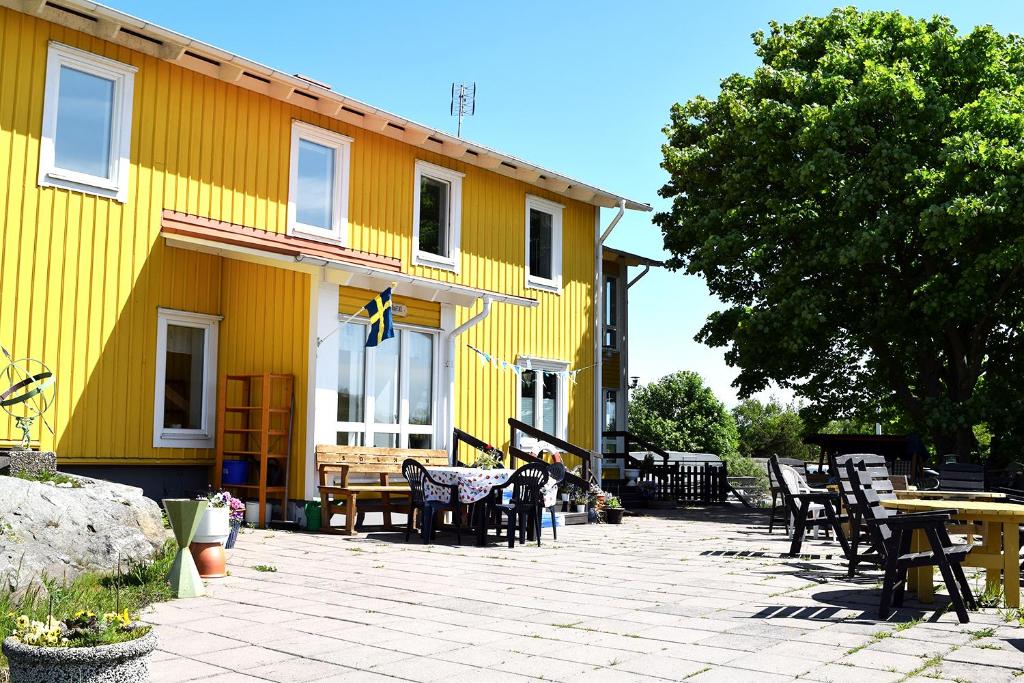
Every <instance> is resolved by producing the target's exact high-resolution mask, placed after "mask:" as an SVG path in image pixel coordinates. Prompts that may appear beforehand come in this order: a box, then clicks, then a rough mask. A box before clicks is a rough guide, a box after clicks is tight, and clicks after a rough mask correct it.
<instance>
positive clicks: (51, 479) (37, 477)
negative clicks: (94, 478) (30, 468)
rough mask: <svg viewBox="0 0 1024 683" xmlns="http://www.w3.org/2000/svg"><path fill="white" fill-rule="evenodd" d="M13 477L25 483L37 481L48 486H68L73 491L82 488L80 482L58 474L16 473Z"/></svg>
mask: <svg viewBox="0 0 1024 683" xmlns="http://www.w3.org/2000/svg"><path fill="white" fill-rule="evenodd" d="M14 476H15V477H17V478H18V479H24V480H25V481H38V482H43V483H50V484H70V485H71V488H73V489H80V488H82V482H80V481H79V480H78V479H75V478H74V477H69V476H68V475H66V474H61V473H60V472H39V473H37V474H30V473H28V472H18V473H17V474H15V475H14Z"/></svg>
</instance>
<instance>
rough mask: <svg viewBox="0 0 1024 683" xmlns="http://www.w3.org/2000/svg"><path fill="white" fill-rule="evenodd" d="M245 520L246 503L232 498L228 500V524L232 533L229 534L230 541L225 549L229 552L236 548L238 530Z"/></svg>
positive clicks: (226, 543) (225, 544) (225, 545)
mask: <svg viewBox="0 0 1024 683" xmlns="http://www.w3.org/2000/svg"><path fill="white" fill-rule="evenodd" d="M244 518H245V503H243V502H242V501H241V500H240V499H238V498H235V497H234V496H231V497H230V499H229V500H228V524H229V525H230V527H231V533H229V534H228V540H227V541H226V542H225V543H224V548H226V549H227V550H231V549H232V548H234V547H235V541H236V540H237V539H238V530H239V529H240V528H241V527H242V520H243V519H244Z"/></svg>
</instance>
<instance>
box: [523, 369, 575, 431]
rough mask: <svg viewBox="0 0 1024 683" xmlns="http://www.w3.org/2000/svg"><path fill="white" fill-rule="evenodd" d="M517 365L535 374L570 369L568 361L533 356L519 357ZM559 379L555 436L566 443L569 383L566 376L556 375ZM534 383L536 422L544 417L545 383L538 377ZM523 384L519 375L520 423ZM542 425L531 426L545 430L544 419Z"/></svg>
mask: <svg viewBox="0 0 1024 683" xmlns="http://www.w3.org/2000/svg"><path fill="white" fill-rule="evenodd" d="M516 365H518V366H520V367H523V368H526V369H527V370H533V371H534V372H565V371H566V370H568V369H569V363H568V361H563V360H555V359H551V358H534V357H532V356H519V357H518V358H517V359H516ZM556 376H557V378H558V398H557V399H556V402H555V434H554V435H555V436H557V437H558V438H559V439H562V440H564V441H568V440H569V381H568V378H567V377H565V376H564V375H556ZM537 380H539V381H535V382H534V383H533V391H534V393H533V417H534V420H536V419H537V417H538V416H541V415H543V410H542V409H541V398H542V397H543V391H544V382H543V378H542V377H538V378H537ZM522 384H523V377H522V375H519V376H518V377H517V379H516V383H515V387H516V396H515V404H516V419H517V420H519V421H520V422H522V421H523V412H522V411H523V406H522V404H521V403H520V400H519V398H520V396H521V395H522ZM541 422H542V425H541V426H538V425H536V424H533V425H530V426H531V427H536V428H537V429H541V430H542V429H543V418H541Z"/></svg>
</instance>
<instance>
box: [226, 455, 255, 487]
mask: <svg viewBox="0 0 1024 683" xmlns="http://www.w3.org/2000/svg"><path fill="white" fill-rule="evenodd" d="M220 479H221V483H223V484H225V485H231V484H245V483H246V482H248V481H249V461H248V460H225V461H224V468H223V469H222V470H221V472H220Z"/></svg>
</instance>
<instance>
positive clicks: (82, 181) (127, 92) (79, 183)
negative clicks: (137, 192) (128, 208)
mask: <svg viewBox="0 0 1024 683" xmlns="http://www.w3.org/2000/svg"><path fill="white" fill-rule="evenodd" d="M63 66H66V67H69V68H72V69H75V70H76V71H82V72H84V73H87V74H90V75H93V76H97V77H99V78H104V79H107V80H111V81H113V82H114V94H113V98H114V101H113V103H112V106H111V111H110V149H109V159H110V162H109V167H108V171H107V176H106V177H102V176H96V175H92V174H91V173H82V172H81V171H73V170H70V169H65V168H60V167H58V166H57V113H58V109H59V107H60V105H59V102H60V98H59V95H60V70H61V67H63ZM136 71H138V69H136V68H135V67H134V66H131V65H129V64H122V63H121V62H116V61H114V60H112V59H107V58H106V57H101V56H99V55H96V54H93V53H91V52H86V51H85V50H79V49H78V48H74V47H71V46H69V45H63V44H61V43H57V42H54V41H51V42H50V43H49V47H48V49H47V53H46V87H45V89H44V91H43V93H44V94H43V129H42V137H41V138H40V141H39V181H38V182H39V186H40V187H59V188H62V189H65V190H73V191H76V192H82V193H85V194H92V195H96V196H99V197H106V198H107V199H115V200H117V201H119V202H121V203H122V204H123V203H125V202H127V201H128V170H129V167H130V161H129V156H130V154H131V138H132V100H133V99H134V92H135V72H136Z"/></svg>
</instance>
